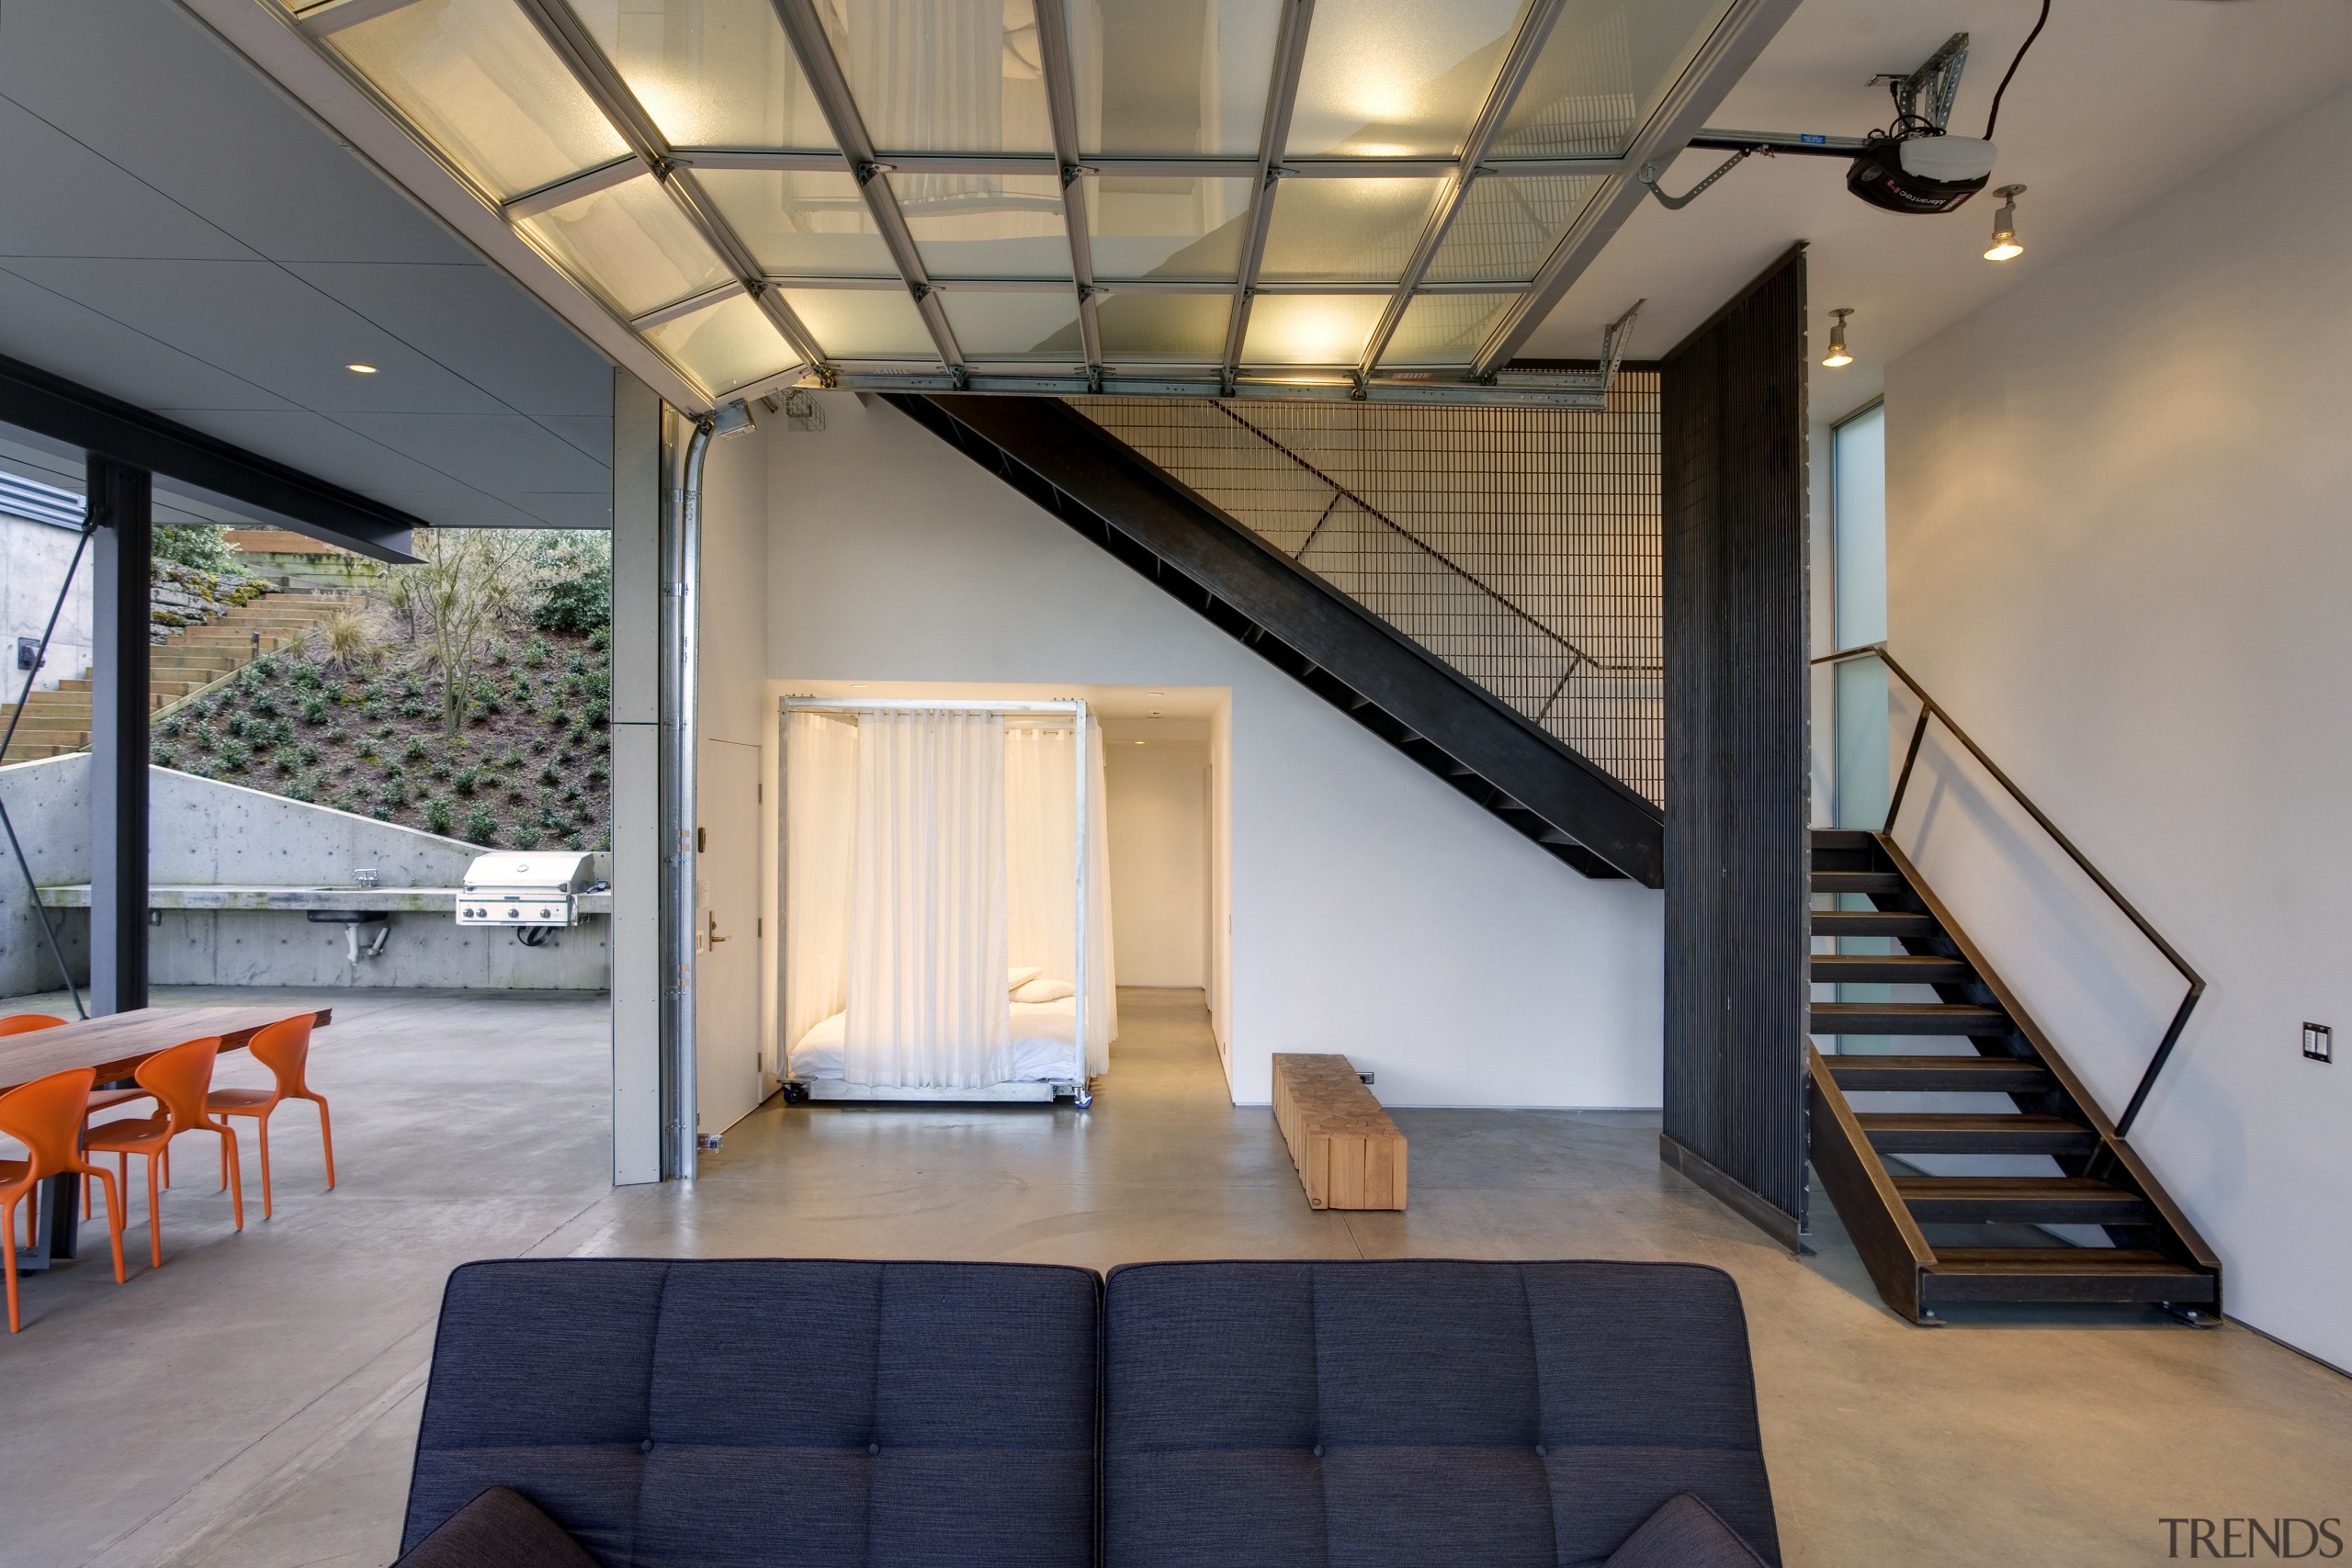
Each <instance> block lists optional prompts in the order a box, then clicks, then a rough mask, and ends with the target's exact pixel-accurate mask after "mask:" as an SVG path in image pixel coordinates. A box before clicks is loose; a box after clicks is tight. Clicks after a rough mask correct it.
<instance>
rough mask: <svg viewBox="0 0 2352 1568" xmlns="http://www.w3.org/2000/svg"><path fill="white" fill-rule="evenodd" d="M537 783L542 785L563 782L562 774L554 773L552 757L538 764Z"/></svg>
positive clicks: (554, 766)
mask: <svg viewBox="0 0 2352 1568" xmlns="http://www.w3.org/2000/svg"><path fill="white" fill-rule="evenodd" d="M539 782H540V783H541V784H561V783H562V782H563V774H561V773H559V772H557V771H556V765H555V759H554V758H553V757H549V758H548V760H547V761H544V762H541V763H540V764H539Z"/></svg>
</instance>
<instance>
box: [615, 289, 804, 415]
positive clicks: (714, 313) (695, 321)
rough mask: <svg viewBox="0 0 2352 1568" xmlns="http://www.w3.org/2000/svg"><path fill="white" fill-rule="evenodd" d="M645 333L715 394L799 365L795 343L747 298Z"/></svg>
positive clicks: (697, 313)
mask: <svg viewBox="0 0 2352 1568" xmlns="http://www.w3.org/2000/svg"><path fill="white" fill-rule="evenodd" d="M645 335H646V336H647V337H648V338H649V339H650V340H651V341H652V344H653V345H654V346H655V347H656V348H659V349H660V350H661V351H662V353H664V354H666V355H669V356H670V358H671V359H672V360H673V362H674V363H676V364H677V365H678V366H679V367H681V368H683V369H684V371H685V372H686V374H687V375H688V376H690V377H692V378H694V379H695V381H697V382H699V383H700V384H701V386H702V389H703V390H705V391H707V392H709V393H711V394H712V395H713V396H717V395H718V394H719V393H721V392H728V391H732V390H733V389H736V388H737V387H747V386H749V385H751V384H752V382H754V381H759V380H764V379H765V378H768V377H770V376H775V375H778V374H780V373H782V372H784V371H786V370H789V369H791V368H792V367H794V366H795V365H797V364H798V363H799V362H800V356H799V355H797V354H795V353H793V352H792V344H789V343H787V342H786V341H785V336H784V334H783V333H780V332H778V331H776V330H775V323H774V322H772V321H769V320H768V318H767V313H766V312H765V311H763V310H761V309H760V307H759V305H758V303H757V302H756V301H754V300H753V299H751V298H750V297H749V296H748V295H742V294H739V295H737V296H736V297H735V298H734V299H729V300H728V301H726V302H725V303H724V304H718V305H713V306H711V307H710V308H709V309H708V310H696V311H695V313H694V314H693V315H691V316H681V317H679V318H678V319H677V320H676V321H664V322H663V323H662V325H660V326H658V327H655V328H653V329H652V330H651V331H650V332H648V333H646V334H645Z"/></svg>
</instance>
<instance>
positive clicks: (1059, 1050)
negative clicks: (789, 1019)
mask: <svg viewBox="0 0 2352 1568" xmlns="http://www.w3.org/2000/svg"><path fill="white" fill-rule="evenodd" d="M848 1020H849V1014H847V1013H845V1012H837V1013H835V1014H833V1016H832V1017H831V1018H829V1019H827V1020H825V1021H823V1022H822V1023H820V1024H817V1025H815V1026H813V1027H812V1028H811V1029H810V1030H809V1032H808V1033H806V1034H804V1035H802V1036H801V1037H800V1039H799V1042H798V1043H797V1044H795V1045H794V1046H793V1047H792V1055H791V1066H792V1076H793V1077H795V1078H797V1079H800V1080H803V1081H806V1080H809V1079H812V1078H838V1077H841V1076H842V1032H843V1031H844V1030H845V1029H847V1027H848ZM1077 1036H1078V1008H1077V1004H1076V1002H1075V1001H1074V999H1073V998H1069V997H1065V998H1062V999H1061V1000H1060V1001H1057V1002H1014V1003H1013V1004H1012V1077H1010V1078H1009V1079H1007V1080H1005V1081H1007V1082H1009V1083H1074V1082H1076V1081H1078V1080H1079V1079H1080V1077H1082V1076H1083V1075H1081V1074H1080V1072H1079V1070H1078V1057H1077V1052H1076V1050H1075V1049H1074V1048H1073V1045H1072V1042H1073V1041H1074V1040H1075V1039H1076V1038H1077Z"/></svg>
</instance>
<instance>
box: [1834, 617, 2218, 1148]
mask: <svg viewBox="0 0 2352 1568" xmlns="http://www.w3.org/2000/svg"><path fill="white" fill-rule="evenodd" d="M1856 659H1876V660H1878V661H1879V662H1880V663H1882V664H1883V665H1885V666H1886V667H1887V669H1889V670H1891V671H1894V675H1895V677H1896V678H1897V679H1898V680H1900V681H1901V682H1903V683H1904V684H1905V685H1906V686H1908V687H1910V688H1911V694H1912V695H1913V696H1915V697H1917V698H1918V699H1919V718H1918V721H1917V723H1916V724H1914V725H1913V726H1912V727H1911V744H1910V746H1909V747H1908V748H1907V749H1905V751H1904V753H1903V771H1902V773H1900V774H1898V775H1897V776H1896V778H1895V782H1894V795H1891V796H1890V797H1889V798H1888V800H1887V803H1886V825H1885V826H1884V827H1883V828H1882V829H1880V831H1881V832H1883V833H1885V834H1887V835H1888V836H1889V837H1892V836H1893V835H1894V822H1895V818H1897V817H1898V816H1900V815H1901V814H1902V811H1903V796H1904V793H1905V791H1907V790H1908V789H1909V788H1910V787H1911V771H1912V767H1913V765H1914V764H1915V763H1917V761H1918V760H1919V745H1920V742H1922V741H1923V740H1925V739H1927V736H1928V720H1929V719H1931V718H1937V719H1941V720H1942V721H1943V725H1944V728H1946V729H1949V730H1951V733H1952V736H1953V738H1954V739H1957V740H1958V741H1959V742H1960V743H1961V744H1962V746H1965V747H1967V748H1968V754H1969V755H1970V756H1972V757H1973V758H1975V759H1976V761H1978V762H1979V763H1981V764H1982V765H1983V766H1984V769H1985V772H1986V773H1990V774H1992V775H1993V777H1994V779H1995V780H1996V781H1997V782H1998V783H1999V784H2000V786H2001V787H2002V788H2003V789H2005V790H2007V791H2008V792H2009V798H2010V799H2012V800H2014V801H2016V802H2017V803H2018V805H2019V806H2021V807H2025V811H2026V815H2027V816H2029V817H2031V818H2033V819H2034V821H2035V822H2036V823H2037V824H2038V825H2039V826H2040V827H2041V830H2042V831H2043V832H2045V833H2047V834H2049V835H2050V837H2051V840H2052V841H2053V842H2055V843H2056V844H2057V846H2058V847H2059V848H2060V849H2062V850H2064V851H2065V852H2066V857H2067V858H2068V859H2069V860H2071V861H2073V862H2074V863H2075V865H2076V866H2077V867H2079V868H2081V871H2082V873H2083V874H2084V875H2085V876H2087V877H2089V878H2090V879H2091V881H2092V882H2093V883H2094V884H2096V885H2097V886H2098V890H2099V891H2100V892H2101V893H2104V894H2106V895H2107V897H2108V901H2109V903H2111V904H2113V905H2114V906H2115V907H2116V908H2119V909H2120V910H2122V911H2123V914H2124V918H2125V919H2129V920H2130V921H2131V923H2132V924H2133V925H2134V926H2136V927H2138V928H2139V931H2140V934H2141V935H2142V936H2143V937H2146V938H2147V939H2148V942H2149V944H2150V945H2151V946H2153V947H2154V948H2155V950H2156V951H2157V952H2158V953H2163V954H2164V955H2165V962H2166V963H2168V964H2171V965H2172V966H2173V967H2174V968H2175V969H2176V970H2178V971H2179V973H2180V977H2181V978H2182V979H2184V980H2186V981H2188V995H2186V996H2184V997H2182V998H2181V999H2180V1007H2179V1008H2178V1010H2176V1011H2175V1012H2174V1013H2173V1015H2172V1023H2171V1025H2170V1026H2169V1027H2168V1028H2166V1029H2165V1037H2164V1039H2163V1041H2162V1042H2161V1043H2159V1044H2158V1045H2157V1046H2156V1054H2155V1055H2154V1057H2152V1058H2150V1060H2149V1062H2148V1067H2147V1071H2145V1072H2143V1073H2142V1074H2141V1075H2140V1084H2139V1087H2138V1088H2137V1089H2133V1090H2132V1091H2131V1103H2130V1104H2129V1105H2127V1106H2125V1107H2124V1108H2123V1114H2122V1115H2121V1116H2120V1117H2119V1118H2117V1119H2116V1123H2115V1133H2116V1135H2117V1136H2118V1137H2121V1136H2122V1135H2123V1134H2126V1133H2129V1132H2130V1131H2131V1122H2132V1121H2133V1120H2134V1119H2135V1118H2136V1117H2138V1115H2139V1114H2140V1107H2141V1106H2143V1104H2145V1103H2146V1102H2147V1099H2148V1091H2149V1090H2150V1089H2154V1087H2155V1083H2156V1075H2157V1074H2159V1073H2161V1072H2163V1071H2164V1066H2165V1061H2166V1060H2167V1059H2168V1058H2169V1057H2170V1056H2171V1055H2172V1049H2173V1047H2174V1046H2175V1045H2177V1044H2178V1043H2180V1034H2181V1031H2182V1030H2184V1029H2186V1028H2187V1027H2188V1015H2189V1014H2190V1013H2191V1012H2193V1011H2195V1010H2196V1009H2197V1000H2198V998H2199V997H2202V996H2203V995H2204V994H2205V981H2204V977H2203V976H2199V974H2198V973H2197V971H2196V970H2195V969H2193V968H2191V967H2189V964H2188V960H2187V959H2186V958H2183V957H2182V956H2181V955H2180V953H2179V952H2178V951H2177V950H2176V949H2175V948H2174V946H2173V944H2172V943H2170V942H2166V941H2165V939H2164V933H2162V932H2161V931H2157V930H2156V928H2155V927H2154V926H2153V925H2151V924H2149V922H2148V918H2147V917H2146V916H2145V915H2143V914H2142V913H2140V911H2139V910H2138V909H2136V908H2133V907H2132V904H2131V899H2129V898H2126V897H2124V896H2123V895H2122V894H2121V893H2120V892H2119V891H2117V889H2116V886H2115V884H2113V883H2112V882H2109V880H2108V879H2107V877H2106V875H2105V874H2103V873H2101V872H2100V870H2099V869H2098V867H2097V866H2095V865H2093V864H2092V863H2091V862H2090V857H2089V856H2088V855H2086V854H2085V853H2083V852H2082V851H2080V850H2078V849H2076V848H2075V841H2074V840H2072V839H2069V838H2068V837H2066V835H2065V834H2064V833H2063V832H2060V831H2059V829H2058V824H2056V823H2055V822H2052V820H2050V818H2049V817H2048V816H2047V815H2046V814H2045V813H2044V812H2043V811H2042V809H2041V807H2039V806H2036V805H2035V804H2034V803H2033V801H2032V800H2031V799H2030V798H2029V797H2028V796H2027V795H2026V793H2025V791H2023V790H2021V789H2019V788H2018V786H2017V783H2016V781H2015V780H2013V779H2011V778H2010V777H2009V775H2008V774H2007V773H2003V772H2002V771H2001V769H2000V765H1999V764H1998V763H1996V762H1995V761H1993V759H1992V758H1990V757H1988V756H1986V755H1985V748H1983V747H1982V746H1979V745H1978V744H1976V742H1975V741H1974V740H1973V739H1970V737H1969V734H1968V731H1966V730H1964V729H1962V728H1961V727H1960V725H1959V724H1958V722H1957V721H1955V720H1954V719H1953V718H1952V716H1951V714H1950V713H1948V712H1946V711H1945V709H1944V706H1943V705H1942V704H1940V703H1939V702H1937V701H1936V699H1935V698H1933V697H1931V696H1929V695H1928V689H1927V688H1926V687H1925V686H1922V685H1920V684H1919V682H1917V681H1916V680H1914V679H1913V678H1912V675H1911V671H1908V670H1905V669H1904V668H1903V666H1902V665H1901V664H1899V663H1897V662H1896V661H1895V658H1894V655H1893V654H1892V653H1889V652H1888V651H1887V650H1886V644H1884V643H1883V642H1873V643H1865V644H1864V645H1862V646H1861V647H1860V648H1847V649H1838V651H1837V652H1836V653H1825V654H1823V655H1822V656H1821V657H1820V658H1818V659H1816V660H1813V662H1814V663H1815V664H1843V663H1847V662H1849V661H1850V660H1856Z"/></svg>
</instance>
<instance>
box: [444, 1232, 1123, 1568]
mask: <svg viewBox="0 0 2352 1568" xmlns="http://www.w3.org/2000/svg"><path fill="white" fill-rule="evenodd" d="M1100 1308H1101V1283H1100V1281H1099V1280H1097V1279H1096V1277H1095V1276H1094V1275H1093V1274H1092V1273H1091V1272H1090V1271H1089V1270H1086V1269H1058V1268H1047V1267H1042V1266H1037V1265H1023V1264H989V1263H839V1262H828V1261H811V1260H799V1259H794V1260H775V1259H745V1260H721V1259H711V1260H695V1261H671V1262H665V1261H659V1260H640V1259H633V1258H564V1259H546V1260H537V1259H533V1260H520V1261H509V1262H495V1263H474V1264H469V1265H467V1266H466V1267H465V1268H462V1269H458V1271H457V1272H456V1273H455V1274H454V1275H452V1276H451V1277H450V1280H449V1288H448V1292H447V1295H446V1297H445V1298H444V1300H443V1303H442V1309H441V1325H440V1337H439V1339H438V1341H437V1343H436V1344H435V1348H434V1354H433V1374H432V1382H431V1384H430V1387H429V1390H428V1392H427V1393H426V1396H425V1402H424V1425H423V1427H422V1429H421V1431H420V1432H419V1433H418V1437H417V1451H416V1469H415V1472H414V1476H413V1480H412V1482H411V1484H410V1490H409V1503H408V1517H407V1519H406V1524H405V1529H404V1531H403V1537H402V1542H401V1550H402V1551H406V1550H408V1548H409V1547H411V1546H413V1545H414V1544H415V1543H416V1542H417V1541H418V1540H422V1539H423V1538H424V1536H425V1535H426V1534H428V1533H429V1532H430V1531H431V1530H432V1529H433V1528H434V1527H435V1525H438V1524H439V1523H440V1522H441V1521H442V1520H443V1519H445V1518H447V1517H448V1516H449V1515H450V1514H452V1513H454V1512H456V1511H457V1510H458V1508H459V1507H461V1506H464V1505H465V1504H466V1503H467V1502H468V1501H469V1500H470V1499H472V1498H473V1497H474V1496H475V1495H477V1494H479V1493H480V1492H481V1491H482V1490H483V1489H484V1488H486V1487H490V1486H493V1485H505V1486H512V1487H514V1488H515V1489H516V1490H517V1491H520V1492H522V1493H524V1494H525V1495H526V1496H528V1497H529V1498H530V1499H531V1500H532V1501H533V1502H535V1503H537V1504H538V1505H539V1506H540V1507H542V1508H544V1509H546V1510H547V1512H548V1514H550V1515H551V1516H552V1517H554V1518H555V1520H556V1522H557V1523H559V1524H561V1525H562V1526H564V1527H565V1528H566V1529H570V1530H571V1532H572V1533H573V1534H574V1535H576V1536H578V1537H579V1538H580V1540H582V1543H584V1544H585V1545H586V1546H587V1547H588V1549H589V1550H590V1551H593V1552H594V1553H595V1555H596V1556H597V1558H598V1559H599V1560H600V1561H601V1562H604V1563H605V1568H639V1565H645V1568H651V1565H653V1564H661V1565H662V1568H672V1565H679V1564H689V1563H691V1564H694V1565H695V1568H736V1565H750V1564H759V1565H761V1568H846V1565H849V1564H864V1563H869V1562H907V1563H915V1562H937V1563H943V1564H944V1563H956V1564H958V1565H967V1568H993V1565H998V1564H1002V1565H1005V1568H1012V1565H1015V1564H1018V1565H1020V1568H1064V1565H1067V1568H1088V1565H1090V1564H1091V1563H1092V1562H1094V1561H1095V1553H1096V1542H1095V1519H1096V1495H1095V1483H1096V1415H1097V1396H1098V1387H1099V1375H1100V1366H1099V1362H1098V1343H1099V1334H1098V1325H1099V1322H1100Z"/></svg>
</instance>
